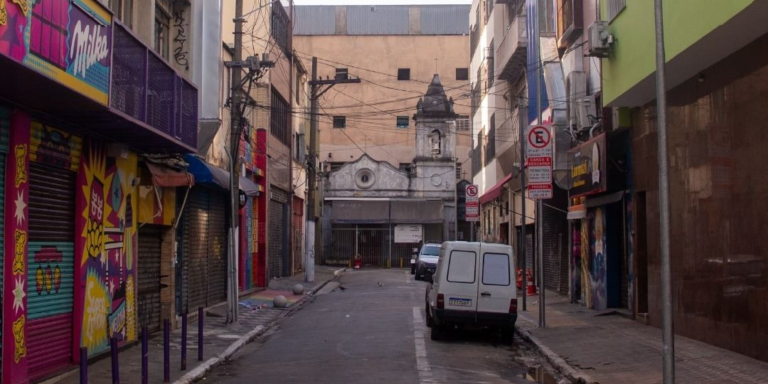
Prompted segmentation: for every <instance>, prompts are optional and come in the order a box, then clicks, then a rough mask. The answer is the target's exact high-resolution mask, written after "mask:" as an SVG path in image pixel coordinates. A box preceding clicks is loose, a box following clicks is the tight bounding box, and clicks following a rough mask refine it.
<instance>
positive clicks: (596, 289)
mask: <svg viewBox="0 0 768 384" xmlns="http://www.w3.org/2000/svg"><path fill="white" fill-rule="evenodd" d="M591 229H592V230H593V231H594V232H593V233H592V240H593V242H592V246H591V248H592V254H591V255H590V256H591V257H590V263H589V277H590V286H591V288H592V305H591V306H590V308H592V309H597V310H604V309H606V308H607V306H608V299H607V283H606V279H607V276H606V274H607V272H608V267H607V265H606V259H605V256H606V253H605V252H606V249H605V244H606V239H605V215H604V209H603V208H596V209H595V213H594V218H593V219H592V225H591Z"/></svg>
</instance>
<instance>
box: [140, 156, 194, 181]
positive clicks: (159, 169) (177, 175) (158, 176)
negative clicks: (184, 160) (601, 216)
mask: <svg viewBox="0 0 768 384" xmlns="http://www.w3.org/2000/svg"><path fill="white" fill-rule="evenodd" d="M145 164H147V168H149V173H151V174H152V184H153V185H154V186H156V187H191V186H193V185H195V177H194V176H192V174H190V173H189V172H186V171H180V170H177V169H174V168H171V167H166V166H164V165H160V164H155V163H151V162H149V161H147V162H146V163H145Z"/></svg>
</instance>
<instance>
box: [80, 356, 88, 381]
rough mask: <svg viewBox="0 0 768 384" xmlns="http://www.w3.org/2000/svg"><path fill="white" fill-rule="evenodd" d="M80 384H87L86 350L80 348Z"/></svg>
mask: <svg viewBox="0 0 768 384" xmlns="http://www.w3.org/2000/svg"><path fill="white" fill-rule="evenodd" d="M80 384H88V348H85V347H83V348H80Z"/></svg>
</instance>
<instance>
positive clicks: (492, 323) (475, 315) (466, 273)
mask: <svg viewBox="0 0 768 384" xmlns="http://www.w3.org/2000/svg"><path fill="white" fill-rule="evenodd" d="M516 265H517V263H516V262H515V257H514V254H513V252H512V247H511V246H509V245H504V244H487V243H468V242H457V241H451V242H445V243H443V245H442V249H441V251H440V260H439V262H438V264H437V270H436V271H435V273H434V275H433V279H432V280H433V281H432V283H431V284H429V285H428V286H427V294H426V311H427V326H428V327H431V328H432V340H439V339H441V338H442V337H443V334H444V332H445V330H447V329H449V328H452V327H454V326H457V325H459V326H462V325H477V326H482V327H488V328H491V329H497V330H500V331H501V332H502V336H503V337H504V339H505V342H512V338H513V335H514V327H515V321H517V286H516V285H515V279H514V277H515V266H516Z"/></svg>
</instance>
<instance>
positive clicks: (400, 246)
mask: <svg viewBox="0 0 768 384" xmlns="http://www.w3.org/2000/svg"><path fill="white" fill-rule="evenodd" d="M457 117H458V115H457V114H456V113H455V112H454V109H453V100H452V99H449V98H448V97H447V96H446V94H445V91H444V89H443V86H442V84H441V82H440V78H439V76H438V75H435V76H434V78H433V79H432V82H431V83H430V85H429V87H428V89H427V93H426V94H425V96H424V97H423V98H421V99H419V101H418V103H417V106H416V114H415V115H414V116H413V120H414V122H415V128H416V132H415V134H416V140H415V145H416V148H415V149H416V151H415V152H416V156H415V157H414V159H413V161H412V162H411V164H410V166H409V167H406V168H405V169H398V168H395V167H394V166H392V165H391V164H390V163H389V162H387V161H383V160H378V159H374V158H372V157H370V156H368V155H367V154H365V155H363V156H361V157H360V158H359V159H357V160H356V161H354V162H350V163H347V164H345V165H343V166H342V167H340V168H338V169H336V170H333V171H331V172H329V173H328V174H327V176H326V177H325V178H324V179H323V221H324V222H323V223H322V228H323V244H324V247H323V248H324V249H323V253H322V256H321V261H322V262H323V263H324V264H348V263H349V262H350V260H352V259H353V258H354V257H355V255H359V256H360V257H361V258H362V260H363V264H364V265H370V266H379V267H399V266H402V265H407V264H408V263H409V262H410V257H411V253H412V251H413V249H414V248H418V247H420V246H421V245H422V244H424V243H425V242H442V241H445V240H454V239H456V183H457V179H456V161H457V158H456V118H457Z"/></svg>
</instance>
